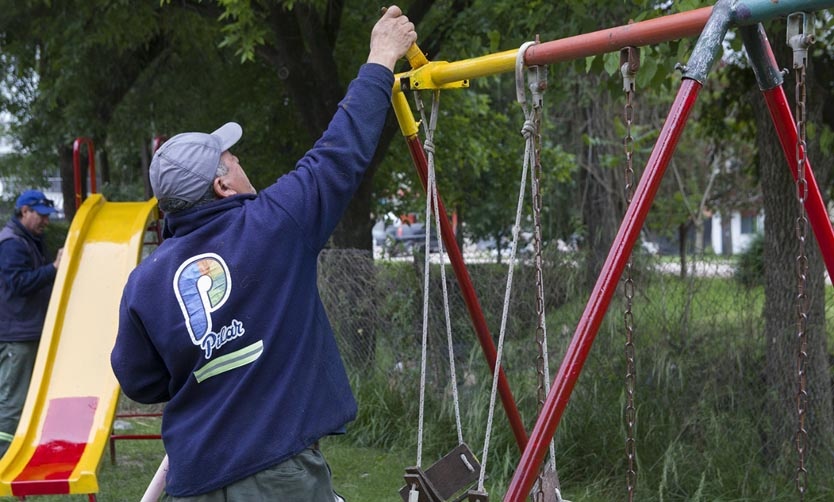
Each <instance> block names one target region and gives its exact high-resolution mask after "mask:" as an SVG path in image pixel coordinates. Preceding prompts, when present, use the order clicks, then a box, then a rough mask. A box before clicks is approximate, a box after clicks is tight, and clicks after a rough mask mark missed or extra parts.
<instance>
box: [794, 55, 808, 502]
mask: <svg viewBox="0 0 834 502" xmlns="http://www.w3.org/2000/svg"><path fill="white" fill-rule="evenodd" d="M805 124H806V122H805V66H804V65H803V66H801V67H797V68H796V130H797V140H796V198H797V200H798V201H799V216H798V217H797V218H796V238H797V240H798V241H799V251H798V255H797V257H796V277H797V295H796V311H797V321H796V337H797V341H798V345H799V347H798V350H797V363H796V366H797V379H798V386H797V391H796V414H797V418H798V424H797V430H796V453H797V456H798V461H797V462H798V464H797V468H796V488H797V490H798V491H799V497H800V500H804V498H805V493H806V491H807V488H808V469H807V468H806V467H805V453H806V451H807V447H808V431H807V430H806V428H805V418H806V414H807V411H808V390H807V388H806V386H807V375H806V369H805V366H806V363H807V360H808V334H807V328H808V310H809V299H808V293H807V290H806V288H807V284H806V283H807V276H808V256H807V255H806V250H805V245H806V241H807V236H808V217H807V214H806V211H805V200H806V199H807V196H808V181H807V179H806V177H805V168H806V161H805V160H806V159H805V155H806V152H807V150H806V147H807V144H806V142H805Z"/></svg>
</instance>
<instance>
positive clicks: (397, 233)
mask: <svg viewBox="0 0 834 502" xmlns="http://www.w3.org/2000/svg"><path fill="white" fill-rule="evenodd" d="M383 246H384V248H385V250H386V251H387V252H388V253H389V254H390V255H392V256H396V255H399V254H408V253H412V252H413V251H414V250H422V249H423V248H425V246H426V227H425V226H424V225H423V223H421V222H419V221H417V222H414V223H408V222H402V221H397V222H396V223H395V224H394V225H391V226H389V227H387V228H386V229H385V243H384V245H383ZM439 250H440V246H439V245H438V243H437V230H436V229H435V228H434V227H432V228H431V232H430V233H429V252H430V253H436V252H438V251H439Z"/></svg>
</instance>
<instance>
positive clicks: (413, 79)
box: [399, 61, 469, 92]
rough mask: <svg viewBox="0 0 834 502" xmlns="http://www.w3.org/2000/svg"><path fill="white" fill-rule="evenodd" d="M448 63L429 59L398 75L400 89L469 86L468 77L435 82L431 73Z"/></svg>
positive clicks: (421, 89)
mask: <svg viewBox="0 0 834 502" xmlns="http://www.w3.org/2000/svg"><path fill="white" fill-rule="evenodd" d="M448 64H449V62H448V61H430V62H427V63H425V64H424V65H422V66H420V67H418V68H414V69H412V70H411V71H409V72H406V73H403V74H401V75H399V77H400V89H401V90H402V91H403V92H405V91H425V90H436V89H464V88H467V87H469V79H464V80H458V81H456V82H448V83H437V82H436V81H435V79H434V76H433V74H434V73H436V72H437V71H439V70H441V69H442V68H443V67H445V66H447V65H448Z"/></svg>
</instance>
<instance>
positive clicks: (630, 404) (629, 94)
mask: <svg viewBox="0 0 834 502" xmlns="http://www.w3.org/2000/svg"><path fill="white" fill-rule="evenodd" d="M639 68H640V49H638V48H637V47H625V48H623V49H621V50H620V71H621V73H622V76H623V91H625V94H626V103H625V107H624V109H623V115H624V119H625V126H626V131H625V137H624V138H623V146H624V149H625V159H626V163H625V172H624V179H625V182H624V184H625V200H626V205H630V204H631V199H632V197H633V195H634V165H633V156H634V137H633V136H632V134H631V126H632V123H633V120H634V106H633V104H632V98H633V96H634V89H635V77H636V75H637V70H638V69H639ZM623 290H624V295H625V313H624V314H623V321H624V323H625V333H626V341H625V359H626V374H625V386H626V405H625V421H626V459H627V460H628V470H627V471H626V490H627V493H628V500H629V502H631V501H633V500H634V490H635V488H636V486H637V466H636V460H637V445H636V441H635V438H634V432H635V424H636V421H637V411H636V408H635V406H634V392H635V381H636V369H635V363H634V359H635V350H634V314H633V312H632V304H633V299H634V280H633V278H632V260H631V256H629V259H628V262H627V263H626V267H625V280H624V282H623Z"/></svg>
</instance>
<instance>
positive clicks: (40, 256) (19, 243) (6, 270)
mask: <svg viewBox="0 0 834 502" xmlns="http://www.w3.org/2000/svg"><path fill="white" fill-rule="evenodd" d="M55 275H56V270H55V266H54V265H53V264H52V263H51V262H49V261H47V259H46V257H45V256H44V245H43V239H41V237H40V236H36V235H34V234H32V233H31V232H30V231H29V230H27V229H26V227H24V226H23V224H22V223H20V220H18V219H17V218H15V217H12V219H11V220H9V222H8V223H6V226H5V227H3V230H1V231H0V324H2V326H3V329H2V330H0V341H2V342H24V341H33V340H40V338H41V332H42V331H43V323H44V319H45V318H46V311H47V308H48V307H49V297H50V296H51V295H52V284H53V283H54V282H55Z"/></svg>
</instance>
